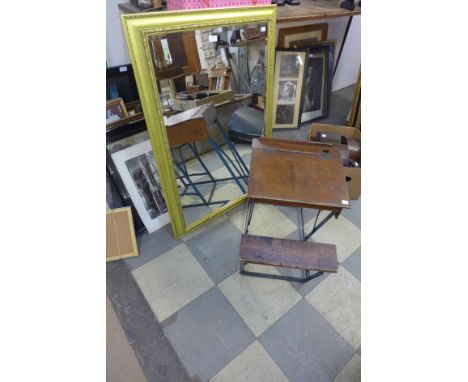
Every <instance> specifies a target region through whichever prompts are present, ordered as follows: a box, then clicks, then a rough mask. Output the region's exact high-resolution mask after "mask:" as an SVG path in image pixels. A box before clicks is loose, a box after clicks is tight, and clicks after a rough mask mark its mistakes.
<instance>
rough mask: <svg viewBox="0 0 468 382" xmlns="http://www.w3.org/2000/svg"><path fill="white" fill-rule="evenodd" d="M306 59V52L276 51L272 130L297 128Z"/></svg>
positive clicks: (292, 50)
mask: <svg viewBox="0 0 468 382" xmlns="http://www.w3.org/2000/svg"><path fill="white" fill-rule="evenodd" d="M306 57H307V50H297V49H277V50H276V62H275V81H274V89H273V129H296V128H298V127H299V122H300V108H301V96H302V88H303V86H302V81H303V78H304V68H305V61H306Z"/></svg>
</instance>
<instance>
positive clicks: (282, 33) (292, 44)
mask: <svg viewBox="0 0 468 382" xmlns="http://www.w3.org/2000/svg"><path fill="white" fill-rule="evenodd" d="M327 34H328V24H326V23H324V24H312V25H300V26H297V27H291V28H281V29H280V30H279V32H278V47H279V48H302V47H304V46H306V45H310V44H311V43H313V42H318V41H325V40H326V39H327Z"/></svg>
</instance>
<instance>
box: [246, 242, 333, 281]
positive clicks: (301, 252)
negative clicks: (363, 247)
mask: <svg viewBox="0 0 468 382" xmlns="http://www.w3.org/2000/svg"><path fill="white" fill-rule="evenodd" d="M240 259H241V261H244V262H247V263H255V264H264V265H272V266H276V267H285V268H296V269H308V270H312V271H324V272H336V271H337V269H338V259H337V254H336V246H335V245H333V244H322V243H313V242H308V241H301V240H287V239H275V238H272V237H266V236H254V235H242V239H241V246H240Z"/></svg>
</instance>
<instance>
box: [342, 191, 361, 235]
mask: <svg viewBox="0 0 468 382" xmlns="http://www.w3.org/2000/svg"><path fill="white" fill-rule="evenodd" d="M350 203H351V209H343V211H342V214H343V216H344V217H345V218H346V219H348V220H349V221H350V222H351V223H353V224H354V225H356V226H357V227H359V228H361V198H359V199H357V200H350Z"/></svg>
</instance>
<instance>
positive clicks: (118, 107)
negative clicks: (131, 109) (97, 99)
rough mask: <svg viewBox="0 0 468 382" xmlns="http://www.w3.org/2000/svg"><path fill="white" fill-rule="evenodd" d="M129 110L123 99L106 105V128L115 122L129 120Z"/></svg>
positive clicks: (114, 100) (108, 102) (111, 101)
mask: <svg viewBox="0 0 468 382" xmlns="http://www.w3.org/2000/svg"><path fill="white" fill-rule="evenodd" d="M127 117H128V114H127V109H126V108H125V104H124V101H123V99H122V98H117V99H113V100H110V101H107V103H106V126H108V125H110V124H112V123H113V122H115V121H119V120H121V119H124V118H127Z"/></svg>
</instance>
